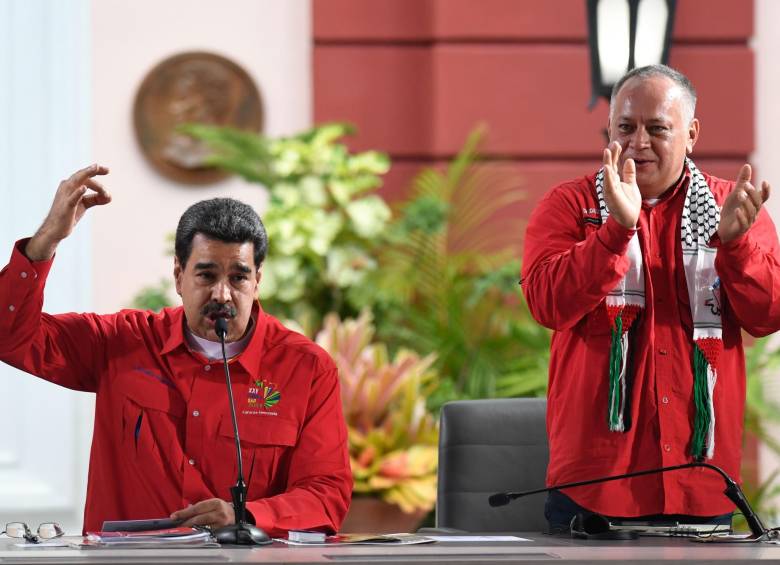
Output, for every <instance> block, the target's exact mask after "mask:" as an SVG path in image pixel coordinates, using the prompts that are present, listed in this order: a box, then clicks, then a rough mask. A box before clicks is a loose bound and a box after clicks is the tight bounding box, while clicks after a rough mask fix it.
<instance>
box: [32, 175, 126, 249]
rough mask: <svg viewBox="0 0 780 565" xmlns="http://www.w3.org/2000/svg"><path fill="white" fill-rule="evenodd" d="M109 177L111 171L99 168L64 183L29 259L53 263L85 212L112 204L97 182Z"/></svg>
mask: <svg viewBox="0 0 780 565" xmlns="http://www.w3.org/2000/svg"><path fill="white" fill-rule="evenodd" d="M105 174H108V167H103V166H101V165H97V164H95V165H90V166H89V167H86V168H84V169H81V170H80V171H76V172H75V173H73V174H72V175H71V176H70V178H68V179H66V180H64V181H62V182H61V183H60V185H59V187H57V193H56V194H55V195H54V201H53V202H52V205H51V209H50V210H49V213H48V214H47V215H46V218H45V219H44V220H43V224H41V227H40V228H38V231H37V232H35V235H34V236H33V237H32V238H31V239H30V241H29V242H27V247H26V248H25V255H27V258H28V259H30V260H31V261H44V260H47V259H51V258H52V257H53V256H54V252H55V251H56V249H57V245H59V243H60V241H62V240H63V239H65V238H66V237H68V236H69V235H70V234H71V232H73V228H75V227H76V224H77V223H79V220H81V218H82V216H84V212H86V211H87V210H88V209H89V208H92V206H102V205H104V204H108V203H109V202H111V195H110V194H109V193H108V191H107V190H106V189H105V188H104V187H103V185H101V184H100V183H99V182H98V181H96V180H95V178H94V177H96V176H98V175H105Z"/></svg>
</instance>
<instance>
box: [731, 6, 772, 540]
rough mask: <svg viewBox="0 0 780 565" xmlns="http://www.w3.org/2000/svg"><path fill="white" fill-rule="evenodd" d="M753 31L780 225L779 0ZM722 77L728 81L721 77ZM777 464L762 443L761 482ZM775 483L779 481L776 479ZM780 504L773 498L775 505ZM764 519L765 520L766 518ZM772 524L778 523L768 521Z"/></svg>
mask: <svg viewBox="0 0 780 565" xmlns="http://www.w3.org/2000/svg"><path fill="white" fill-rule="evenodd" d="M754 21H755V34H754V36H753V48H754V51H755V54H756V67H755V69H756V106H755V107H756V114H755V115H756V118H755V119H756V152H755V153H754V155H753V159H752V161H753V163H754V164H755V166H756V173H757V175H756V178H755V179H754V180H755V181H758V182H760V181H761V180H767V181H769V182H770V183H772V188H773V189H774V193H773V194H772V196H771V197H770V199H769V201H768V202H767V209H768V210H769V213H770V215H771V216H772V220H773V221H774V222H775V225H776V226H779V225H780V191H778V189H780V158H778V157H780V138H779V137H778V135H777V129H778V127H779V126H780V104H778V93H779V92H780V62H779V61H778V58H777V53H778V52H780V34H778V33H777V22H780V2H777V0H756V2H755V20H754ZM724 80H728V79H727V78H726V77H724ZM772 340H773V343H774V347H780V340H778V338H777V337H776V336H775V337H773V338H772ZM763 387H764V394H765V396H766V397H767V399H770V400H772V401H774V402H776V403H778V404H780V374H776V375H769V378H766V379H764V381H763ZM771 430H772V433H773V434H774V436H775V438H780V426H778V425H774V426H772V427H771ZM779 467H780V457H778V455H777V454H776V453H774V452H773V451H772V450H770V449H769V448H767V447H765V446H761V448H760V450H759V473H760V479H761V481H764V480H766V479H767V478H768V477H769V476H770V475H772V473H774V472H775V470H777V469H778V468H779ZM775 484H780V481H779V482H776V483H775ZM778 506H780V501H778V500H777V499H775V502H774V507H775V508H777V507H778ZM765 521H767V520H765ZM768 525H771V526H775V525H777V524H774V523H772V524H768Z"/></svg>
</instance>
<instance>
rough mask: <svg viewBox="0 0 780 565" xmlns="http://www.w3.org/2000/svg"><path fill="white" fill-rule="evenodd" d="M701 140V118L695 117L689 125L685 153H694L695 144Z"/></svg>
mask: <svg viewBox="0 0 780 565" xmlns="http://www.w3.org/2000/svg"><path fill="white" fill-rule="evenodd" d="M698 140H699V120H698V119H696V118H693V119H692V120H691V123H690V125H689V126H688V139H686V140H685V153H686V154H688V155H690V154H691V153H693V146H694V145H696V142H697V141H698Z"/></svg>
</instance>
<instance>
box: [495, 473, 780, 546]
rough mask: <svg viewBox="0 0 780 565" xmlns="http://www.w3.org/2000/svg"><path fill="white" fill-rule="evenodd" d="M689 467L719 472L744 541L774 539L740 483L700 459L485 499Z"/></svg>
mask: <svg viewBox="0 0 780 565" xmlns="http://www.w3.org/2000/svg"><path fill="white" fill-rule="evenodd" d="M692 467H704V468H706V469H712V470H713V471H715V472H717V473H718V474H720V476H721V477H723V480H724V481H725V483H726V490H724V491H723V494H725V495H726V496H727V497H728V499H729V500H731V502H733V503H734V505H735V506H736V507H737V508H738V509H739V511H740V512H741V513H742V514H743V515H744V516H745V521H746V522H747V524H748V526H749V527H750V532H751V536H750V537H749V538H746V541H767V540H771V539H777V537H778V535H779V534H778V532H777V531H776V530H768V529H767V528H766V526H764V524H763V522H762V521H761V518H759V517H758V515H757V514H756V513H755V512H754V511H753V509H752V508H751V507H750V503H749V502H748V501H747V498H746V497H745V493H743V492H742V489H741V488H739V485H738V484H737V483H736V482H735V481H734V479H732V478H731V477H729V476H728V475H727V474H726V472H725V471H724V470H723V469H721V468H720V467H716V466H715V465H710V464H709V463H702V462H694V463H685V464H683V465H674V466H671V467H659V468H657V469H648V470H646V471H636V472H634V473H624V474H622V475H613V476H611V477H602V478H600V479H591V480H589V481H578V482H575V483H565V484H562V485H554V486H551V487H546V488H540V489H535V490H527V491H523V492H498V493H496V494H493V495H491V496H490V498H488V503H489V504H490V506H494V507H495V506H505V505H506V504H509V503H510V502H512V501H513V500H515V499H517V498H520V497H523V496H528V495H530V494H538V493H542V492H549V491H551V490H561V489H567V488H572V487H581V486H585V485H593V484H596V483H605V482H607V481H616V480H618V479H628V478H631V477H640V476H642V475H652V474H655V473H665V472H666V471H677V470H679V469H690V468H692ZM708 539H709V541H719V540H720V541H734V540H729V539H727V538H715V537H713V538H708Z"/></svg>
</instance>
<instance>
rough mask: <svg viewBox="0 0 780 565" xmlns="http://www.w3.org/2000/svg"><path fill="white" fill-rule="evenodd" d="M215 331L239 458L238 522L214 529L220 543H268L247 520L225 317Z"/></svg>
mask: <svg viewBox="0 0 780 565" xmlns="http://www.w3.org/2000/svg"><path fill="white" fill-rule="evenodd" d="M214 331H215V332H216V333H217V337H218V338H219V341H220V342H221V343H222V361H223V362H224V364H225V382H226V383H227V391H228V399H229V400H230V416H231V417H232V419H233V435H235V438H236V454H237V460H238V479H237V480H236V486H234V487H230V494H231V496H232V498H233V512H234V513H235V516H236V523H235V524H231V525H229V526H224V527H222V528H219V529H217V530H214V537H215V538H217V541H218V542H219V543H225V544H232V545H268V544H269V543H271V541H272V540H271V538H270V536H269V535H268V534H267V533H265V532H264V531H263V530H261V529H260V528H258V527H257V526H254V525H252V524H248V523H247V522H246V493H247V490H248V489H247V486H246V483H245V482H244V461H243V458H242V457H241V440H240V439H239V437H238V418H236V404H235V402H233V387H232V386H231V384H230V369H228V362H227V353H226V352H225V337H226V336H227V331H228V324H227V320H226V319H225V318H221V317H220V318H217V320H216V322H215V324H214Z"/></svg>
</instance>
